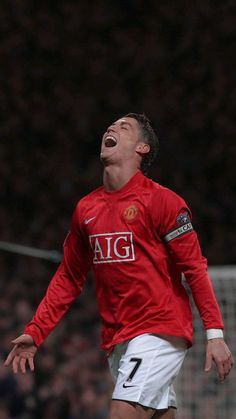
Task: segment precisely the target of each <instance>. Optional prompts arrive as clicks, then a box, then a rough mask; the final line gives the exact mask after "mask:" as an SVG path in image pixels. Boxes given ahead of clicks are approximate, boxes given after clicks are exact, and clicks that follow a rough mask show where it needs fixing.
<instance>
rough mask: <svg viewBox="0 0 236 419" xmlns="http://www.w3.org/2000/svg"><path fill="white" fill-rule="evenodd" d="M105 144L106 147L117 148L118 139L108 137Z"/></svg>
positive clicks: (111, 136)
mask: <svg viewBox="0 0 236 419" xmlns="http://www.w3.org/2000/svg"><path fill="white" fill-rule="evenodd" d="M104 144H105V146H106V147H115V146H116V144H117V139H116V138H115V137H113V135H107V137H106V138H105V141H104Z"/></svg>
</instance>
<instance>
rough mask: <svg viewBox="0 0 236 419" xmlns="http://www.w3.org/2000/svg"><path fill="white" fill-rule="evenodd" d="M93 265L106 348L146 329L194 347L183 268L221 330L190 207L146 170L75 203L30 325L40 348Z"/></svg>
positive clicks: (207, 322)
mask: <svg viewBox="0 0 236 419" xmlns="http://www.w3.org/2000/svg"><path fill="white" fill-rule="evenodd" d="M91 267H92V268H93V271H94V277H95V281H96V295H97V302H98V306H99V311H100V315H101V319H102V325H103V331H102V340H103V348H104V349H108V350H109V349H111V348H112V347H113V345H115V344H117V343H120V342H123V341H125V340H127V339H130V338H132V337H134V336H137V335H140V334H142V333H155V334H159V335H161V334H163V335H172V336H178V337H183V338H185V339H186V340H187V342H188V345H191V343H192V313H191V308H190V303H189V298H188V294H187V292H186V290H185V288H184V286H183V284H182V273H183V274H184V275H185V278H186V280H187V282H188V285H189V286H190V288H191V292H192V294H193V298H194V301H195V303H196V305H197V308H198V310H199V313H200V316H201V318H202V320H203V323H204V326H205V329H211V328H216V329H217V328H219V329H222V328H223V322H222V318H221V314H220V311H219V307H218V304H217V302H216V299H215V295H214V291H213V288H212V284H211V280H210V279H209V276H208V274H207V263H206V259H205V258H203V256H202V254H201V250H200V246H199V242H198V239H197V235H196V233H195V232H194V230H193V227H192V222H191V213H190V210H189V208H188V207H187V205H186V203H185V202H184V200H183V199H182V198H180V197H179V196H178V195H176V194H175V193H174V192H172V191H171V190H169V189H167V188H164V187H163V186H161V185H159V184H157V183H155V182H153V181H152V180H151V179H149V178H147V177H145V176H144V175H143V174H142V173H141V172H138V173H136V174H135V175H134V176H133V177H132V179H131V180H130V181H129V182H128V183H127V184H126V185H125V186H124V187H123V188H121V189H120V190H117V191H115V192H107V191H106V190H105V189H104V187H100V188H98V189H96V190H95V191H94V192H92V193H90V194H89V195H87V196H86V197H84V198H83V199H82V200H81V201H80V202H79V203H78V205H77V207H76V209H75V212H74V214H73V219H72V225H71V230H70V232H69V234H68V236H67V239H66V241H65V244H64V258H63V261H62V263H61V265H60V266H59V268H58V270H57V272H56V273H55V275H54V277H53V278H52V280H51V283H50V284H49V287H48V290H47V293H46V295H45V297H44V299H43V300H42V301H41V303H40V305H39V307H38V309H37V311H36V313H35V316H34V317H33V319H32V321H31V322H30V323H29V324H28V325H27V327H26V329H25V333H28V334H30V335H31V336H32V337H33V339H34V341H35V343H36V345H40V344H41V343H42V342H43V340H44V339H45V338H46V337H47V335H48V334H49V333H50V331H51V330H52V329H53V328H54V326H55V325H56V324H57V323H58V321H59V320H60V318H61V317H62V316H63V315H64V314H65V312H66V311H67V310H68V308H69V306H70V304H71V303H72V302H73V301H74V300H75V298H76V297H77V296H78V295H79V294H80V292H81V289H82V287H83V283H84V281H85V278H86V275H87V272H88V270H89V269H90V268H91Z"/></svg>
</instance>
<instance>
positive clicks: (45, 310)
mask: <svg viewBox="0 0 236 419" xmlns="http://www.w3.org/2000/svg"><path fill="white" fill-rule="evenodd" d="M78 213H79V211H78V207H77V210H75V212H74V214H73V218H72V223H71V230H70V232H69V233H68V235H67V237H66V240H65V242H64V249H63V250H64V252H63V253H64V255H63V260H62V262H61V264H60V266H59V268H58V269H57V271H56V273H55V275H54V276H53V278H52V280H51V282H50V284H49V286H48V289H47V291H46V294H45V296H44V298H43V299H42V301H41V303H40V304H39V306H38V308H37V310H36V312H35V315H34V316H33V318H32V320H31V321H30V322H29V323H28V325H27V326H26V328H25V330H24V333H27V334H29V335H31V336H32V337H33V339H34V342H35V344H36V345H37V346H39V345H41V344H42V343H43V341H44V340H45V339H46V337H47V336H48V335H49V333H50V332H51V331H52V329H53V328H54V327H55V326H56V325H57V323H58V322H59V320H60V319H61V318H62V316H63V315H64V314H65V313H66V312H67V310H68V309H69V307H70V305H71V304H72V303H73V301H74V300H75V299H76V298H77V297H78V295H79V294H80V293H81V290H82V287H83V284H84V281H85V279H86V275H87V273H88V270H89V268H90V266H91V257H90V256H91V255H90V249H89V244H88V242H87V240H86V238H85V237H84V236H83V233H82V230H81V228H80V225H79V214H78Z"/></svg>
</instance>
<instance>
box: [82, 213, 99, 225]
mask: <svg viewBox="0 0 236 419" xmlns="http://www.w3.org/2000/svg"><path fill="white" fill-rule="evenodd" d="M95 218H96V215H95V217H91V218H86V219H85V220H84V224H89V223H90V221H93V220H94V219H95Z"/></svg>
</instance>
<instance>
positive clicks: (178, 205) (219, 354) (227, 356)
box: [153, 189, 233, 381]
mask: <svg viewBox="0 0 236 419" xmlns="http://www.w3.org/2000/svg"><path fill="white" fill-rule="evenodd" d="M157 208H158V211H157V210H156V209H157ZM153 220H154V226H156V229H157V230H158V232H159V234H160V235H161V236H162V238H163V241H164V242H165V243H166V247H167V249H168V252H169V255H170V258H171V260H172V262H173V263H174V264H175V266H176V268H177V270H178V271H179V272H182V273H183V274H184V275H185V278H186V280H187V283H188V285H189V287H190V289H191V292H192V295H193V298H194V302H195V304H196V306H197V308H198V311H199V313H200V316H201V319H202V321H203V324H204V327H205V330H206V333H207V340H208V343H207V349H206V364H205V371H209V370H210V369H211V365H212V360H213V361H214V362H215V364H216V366H217V369H218V374H219V377H220V381H223V380H224V378H225V377H226V375H227V374H228V373H229V371H230V369H231V367H232V365H233V358H232V355H231V353H230V351H229V349H228V347H227V345H226V343H225V341H224V339H223V330H222V329H223V328H224V325H223V320H222V316H221V313H220V309H219V306H218V303H217V301H216V297H215V294H214V290H213V286H212V282H211V279H210V278H209V275H208V272H207V261H206V259H205V258H204V257H203V256H202V253H201V249H200V245H199V241H198V238H197V234H196V233H195V231H194V230H193V226H192V220H191V212H190V210H189V208H188V207H187V205H186V203H185V202H184V200H183V199H182V198H181V197H179V196H178V195H176V194H175V193H174V192H172V191H170V190H168V189H164V190H163V191H162V196H161V197H159V201H158V204H157V202H155V200H154V202H153Z"/></svg>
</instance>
